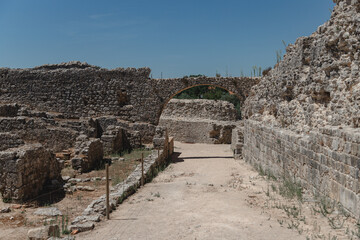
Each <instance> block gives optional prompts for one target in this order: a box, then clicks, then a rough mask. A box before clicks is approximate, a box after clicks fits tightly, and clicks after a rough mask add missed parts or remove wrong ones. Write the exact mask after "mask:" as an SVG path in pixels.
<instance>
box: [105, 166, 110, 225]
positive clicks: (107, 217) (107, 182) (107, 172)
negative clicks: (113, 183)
mask: <svg viewBox="0 0 360 240" xmlns="http://www.w3.org/2000/svg"><path fill="white" fill-rule="evenodd" d="M105 167H106V219H107V220H109V219H110V204H109V197H110V196H109V195H110V189H109V164H108V163H106V164H105Z"/></svg>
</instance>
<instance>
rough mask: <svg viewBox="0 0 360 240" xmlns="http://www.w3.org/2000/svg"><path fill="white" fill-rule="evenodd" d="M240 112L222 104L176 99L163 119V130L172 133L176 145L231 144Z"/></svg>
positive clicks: (165, 111)
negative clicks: (179, 142) (177, 143)
mask: <svg viewBox="0 0 360 240" xmlns="http://www.w3.org/2000/svg"><path fill="white" fill-rule="evenodd" d="M235 121H236V110H235V108H234V105H233V104H232V103H229V102H226V101H220V100H216V101H215V100H204V99H191V100H183V99H172V100H171V101H169V103H168V104H167V106H166V108H165V109H164V112H163V114H162V115H161V117H160V121H159V126H164V127H166V128H167V129H168V132H169V135H170V136H172V137H174V138H175V139H176V141H182V142H189V143H209V144H230V143H231V135H232V129H234V128H235V125H236V123H235Z"/></svg>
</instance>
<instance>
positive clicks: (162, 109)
mask: <svg viewBox="0 0 360 240" xmlns="http://www.w3.org/2000/svg"><path fill="white" fill-rule="evenodd" d="M198 86H212V87H217V88H221V89H224V90H226V91H227V92H228V93H230V94H234V95H235V96H236V97H237V98H238V99H239V100H240V102H241V103H242V102H243V101H242V100H243V98H242V97H240V96H238V95H236V93H233V92H231V91H230V90H228V89H227V88H225V87H223V86H219V85H215V84H197V85H194V86H189V87H186V88H184V89H182V90H180V91H178V92H176V93H174V94H173V95H171V96H170V98H168V99H167V100H166V101H165V103H164V104H163V105H162V106H161V109H160V115H159V118H158V119H160V116H161V114H162V112H163V111H164V109H165V108H166V106H167V104H168V103H169V102H170V100H171V99H173V98H174V97H175V96H176V95H178V94H179V93H181V92H183V91H186V90H188V89H191V88H193V87H198Z"/></svg>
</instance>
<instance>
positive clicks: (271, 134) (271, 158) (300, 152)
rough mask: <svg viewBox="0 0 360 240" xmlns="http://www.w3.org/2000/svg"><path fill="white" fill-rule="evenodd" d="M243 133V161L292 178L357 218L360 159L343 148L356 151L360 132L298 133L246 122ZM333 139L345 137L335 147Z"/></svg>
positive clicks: (327, 129)
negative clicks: (337, 202) (331, 200)
mask: <svg viewBox="0 0 360 240" xmlns="http://www.w3.org/2000/svg"><path fill="white" fill-rule="evenodd" d="M243 134H244V147H243V156H244V159H245V160H246V161H248V162H250V163H251V164H253V165H254V166H256V167H258V166H262V168H263V169H264V170H266V171H267V170H270V171H271V172H272V173H273V174H275V175H278V176H284V175H285V176H288V177H290V178H291V179H293V178H294V177H295V178H296V179H297V180H299V181H300V182H302V183H303V186H304V187H305V188H307V189H309V190H311V191H312V192H315V193H318V194H321V195H325V196H328V197H330V198H332V199H334V200H336V201H339V202H340V203H341V204H342V205H343V206H344V207H345V208H346V209H347V210H349V211H350V212H351V213H353V214H354V215H355V216H359V214H360V208H359V206H360V201H359V198H358V195H359V194H358V193H359V192H360V188H359V187H360V186H359V184H357V183H358V181H359V165H358V164H359V163H360V156H357V155H356V154H357V151H356V152H346V150H345V148H344V146H346V145H351V146H356V147H355V148H356V149H357V148H358V138H357V136H358V135H359V134H360V129H356V130H354V129H353V128H343V129H339V128H338V127H325V128H322V129H321V132H319V131H315V130H314V131H311V132H310V133H309V134H297V133H294V132H293V131H291V130H286V129H282V128H276V127H273V126H268V125H266V124H262V123H260V122H256V121H250V120H247V121H245V126H244V129H243ZM335 136H348V138H345V139H343V140H342V143H341V144H340V142H339V143H338V144H339V145H337V144H333V143H334V140H335V138H334V137H335ZM330 141H331V142H332V143H330ZM335 141H336V140H335Z"/></svg>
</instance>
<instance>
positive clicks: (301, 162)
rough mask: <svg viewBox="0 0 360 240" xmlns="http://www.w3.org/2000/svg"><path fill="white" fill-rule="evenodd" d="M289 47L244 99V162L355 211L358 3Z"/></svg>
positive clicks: (340, 0) (341, 1)
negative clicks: (280, 59) (285, 178)
mask: <svg viewBox="0 0 360 240" xmlns="http://www.w3.org/2000/svg"><path fill="white" fill-rule="evenodd" d="M335 2H336V6H335V8H334V11H333V13H332V15H331V19H330V20H329V21H328V22H326V23H325V24H323V25H322V26H320V27H319V28H318V29H317V31H316V32H315V33H313V34H312V35H311V36H309V37H301V38H299V39H298V40H297V41H296V42H295V44H294V45H289V46H288V47H287V53H286V55H285V56H284V60H283V61H282V62H280V63H279V64H277V66H276V67H275V68H274V69H273V70H271V71H270V73H269V74H268V75H267V76H265V77H264V78H263V79H262V80H261V81H260V83H259V84H258V85H256V86H254V87H253V88H252V90H251V93H250V96H249V97H248V98H247V100H246V101H245V109H244V116H245V118H247V119H248V120H247V121H245V127H244V147H243V156H244V159H245V160H246V161H248V162H250V163H252V164H253V165H255V166H262V168H263V169H265V170H270V171H272V172H273V173H274V174H277V175H280V176H281V175H287V176H288V177H290V178H295V179H297V180H300V181H301V182H302V184H303V186H304V187H305V188H307V189H309V190H312V191H313V192H316V193H320V194H321V195H325V196H327V197H330V198H332V199H334V200H336V201H338V202H340V203H341V204H343V205H344V207H345V208H346V209H348V210H349V211H350V212H351V213H353V214H354V215H355V216H359V214H360V210H359V209H360V204H359V199H360V194H359V192H360V191H359V182H360V178H359V168H360V165H359V163H360V149H359V147H360V132H359V116H360V74H359V65H360V55H359V54H360V38H359V34H360V21H359V19H360V2H359V1H357V0H337V1H335Z"/></svg>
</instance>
